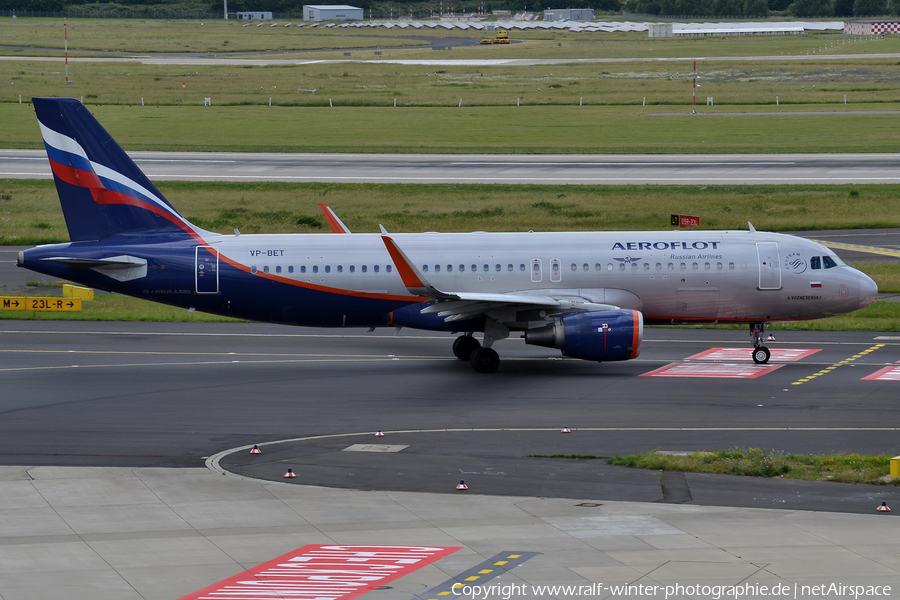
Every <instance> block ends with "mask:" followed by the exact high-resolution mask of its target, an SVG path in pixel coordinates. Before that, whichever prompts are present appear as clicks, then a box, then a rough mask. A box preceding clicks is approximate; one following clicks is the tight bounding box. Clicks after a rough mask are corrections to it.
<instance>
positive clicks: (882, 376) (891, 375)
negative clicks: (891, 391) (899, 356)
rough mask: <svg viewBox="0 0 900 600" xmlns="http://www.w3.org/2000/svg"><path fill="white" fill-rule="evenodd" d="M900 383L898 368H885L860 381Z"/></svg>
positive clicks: (899, 369) (899, 370) (899, 367)
mask: <svg viewBox="0 0 900 600" xmlns="http://www.w3.org/2000/svg"><path fill="white" fill-rule="evenodd" d="M865 380H869V381H873V380H874V381H900V366H898V367H885V368H883V369H879V370H877V371H875V372H874V373H872V374H871V375H869V376H868V377H863V378H862V380H861V381H865Z"/></svg>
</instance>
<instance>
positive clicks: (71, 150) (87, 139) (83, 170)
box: [33, 98, 204, 242]
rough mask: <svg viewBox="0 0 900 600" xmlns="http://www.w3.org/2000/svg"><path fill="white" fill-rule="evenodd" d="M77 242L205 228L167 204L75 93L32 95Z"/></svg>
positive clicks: (189, 232) (196, 231)
mask: <svg viewBox="0 0 900 600" xmlns="http://www.w3.org/2000/svg"><path fill="white" fill-rule="evenodd" d="M33 102H34V110H35V112H36V113H37V118H38V123H39V125H40V127H41V135H42V136H43V138H44V146H45V147H46V149H47V157H48V158H49V159H50V168H51V169H52V170H53V179H54V180H55V181H56V190H57V192H58V194H59V201H60V204H61V205H62V210H63V214H64V215H65V218H66V226H67V227H68V229H69V237H70V238H71V240H72V241H73V242H81V241H91V240H102V239H105V238H108V237H110V236H114V235H117V234H125V233H127V234H136V233H168V234H173V233H179V234H186V235H190V236H192V237H195V238H197V239H200V236H199V235H198V234H201V233H204V232H202V231H201V230H200V229H197V228H196V227H194V226H193V225H191V224H190V223H189V222H188V221H187V220H186V219H184V217H182V216H181V215H180V214H178V211H176V210H175V208H173V207H172V205H171V204H169V202H168V200H166V199H165V197H164V196H163V195H162V193H161V192H160V191H159V190H158V189H156V186H154V185H153V183H151V182H150V180H149V179H147V176H146V175H144V174H143V173H142V172H141V170H140V169H139V168H138V166H137V165H136V164H134V162H133V161H132V160H131V158H130V157H129V156H128V155H127V154H126V153H125V151H124V150H122V148H121V146H119V144H117V143H116V141H115V140H114V139H113V138H112V136H110V135H109V133H107V131H106V130H105V129H104V128H103V126H102V125H100V123H99V122H98V121H97V119H95V118H94V116H93V115H92V114H91V113H90V111H88V109H87V108H86V107H85V106H84V105H83V104H82V103H81V102H78V101H77V100H74V99H71V98H33Z"/></svg>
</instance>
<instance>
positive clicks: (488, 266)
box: [482, 263, 491, 273]
mask: <svg viewBox="0 0 900 600" xmlns="http://www.w3.org/2000/svg"><path fill="white" fill-rule="evenodd" d="M490 268H491V265H489V264H487V263H484V268H483V269H482V270H483V271H484V272H485V273H487V272H488V271H489V270H490Z"/></svg>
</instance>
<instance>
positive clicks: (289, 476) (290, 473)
mask: <svg viewBox="0 0 900 600" xmlns="http://www.w3.org/2000/svg"><path fill="white" fill-rule="evenodd" d="M284 476H285V477H287V478H288V479H291V478H292V477H296V475H294V472H293V471H291V470H290V469H288V470H287V473H285V474H284Z"/></svg>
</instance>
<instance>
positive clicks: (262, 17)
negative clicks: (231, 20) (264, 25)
mask: <svg viewBox="0 0 900 600" xmlns="http://www.w3.org/2000/svg"><path fill="white" fill-rule="evenodd" d="M237 18H238V19H239V20H241V21H271V20H272V13H271V12H270V11H266V12H262V11H256V12H239V13H237Z"/></svg>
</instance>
